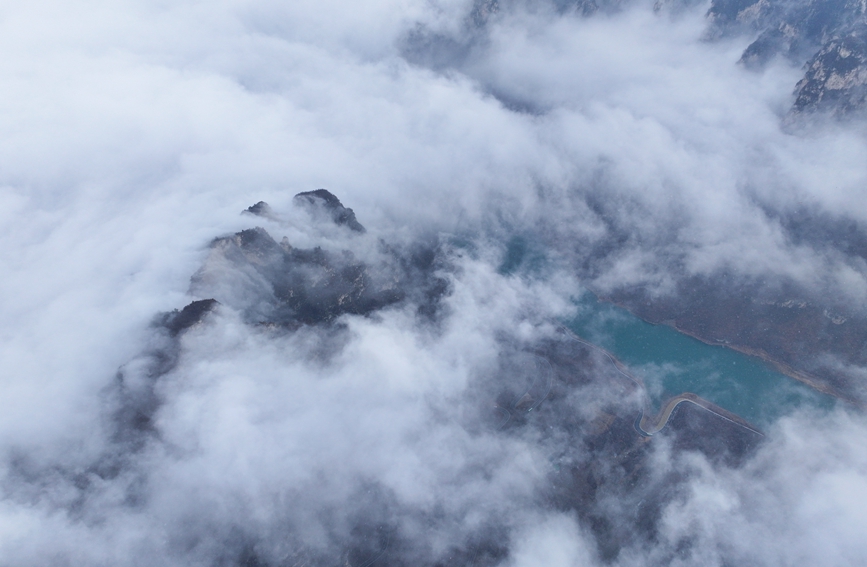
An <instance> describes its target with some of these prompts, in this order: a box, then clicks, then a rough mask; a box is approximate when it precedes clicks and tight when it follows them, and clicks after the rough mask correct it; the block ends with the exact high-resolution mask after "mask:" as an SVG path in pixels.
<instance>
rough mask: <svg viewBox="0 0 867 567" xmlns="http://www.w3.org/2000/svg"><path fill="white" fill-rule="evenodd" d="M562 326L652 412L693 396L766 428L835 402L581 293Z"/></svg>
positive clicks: (753, 361) (759, 363) (756, 363)
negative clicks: (614, 369) (638, 390)
mask: <svg viewBox="0 0 867 567" xmlns="http://www.w3.org/2000/svg"><path fill="white" fill-rule="evenodd" d="M576 303H577V306H578V309H579V313H578V316H577V317H575V318H574V319H572V320H571V321H566V322H565V323H566V326H567V327H569V328H570V329H571V330H572V331H573V332H575V334H577V335H579V336H580V337H582V338H584V339H585V340H588V341H590V342H592V343H594V344H596V345H598V346H600V347H602V348H604V349H606V350H608V351H609V352H611V353H612V354H613V355H614V356H615V357H617V358H618V359H620V361H622V362H623V363H624V364H626V365H627V366H628V367H629V370H630V371H631V372H632V373H633V374H634V375H635V376H637V377H639V378H641V379H642V380H643V381H644V384H645V386H646V387H647V392H648V395H649V397H650V403H651V406H652V407H653V409H654V410H656V409H658V408H659V407H660V405H661V403H662V402H663V401H664V400H665V399H667V398H670V397H671V396H675V395H677V394H680V393H683V392H692V393H694V394H698V395H699V396H701V397H702V398H705V399H706V400H709V401H711V402H713V403H715V404H716V405H718V406H720V407H723V408H725V409H727V410H729V411H732V412H734V413H736V414H738V415H740V416H741V417H743V418H744V419H746V420H747V421H749V422H751V423H753V424H755V425H757V426H759V427H766V426H768V425H769V424H770V423H772V422H773V421H775V420H776V419H778V418H779V417H781V416H782V415H785V414H786V413H790V412H791V411H793V410H795V409H797V408H800V407H804V406H808V407H812V408H816V409H830V408H831V407H833V405H834V403H835V402H834V399H833V398H832V397H830V396H827V395H825V394H822V393H820V392H817V391H816V390H814V389H812V388H810V387H808V386H806V385H804V384H802V383H800V382H798V381H797V380H794V379H792V378H790V377H788V376H786V375H784V374H781V373H779V372H777V371H776V370H774V369H773V368H772V367H771V366H770V365H768V364H767V363H765V362H764V361H763V360H761V359H758V358H754V357H751V356H747V355H744V354H741V353H739V352H736V351H734V350H731V349H728V348H725V347H722V346H714V345H708V344H706V343H703V342H701V341H699V340H697V339H694V338H692V337H690V336H688V335H684V334H682V333H680V332H678V331H676V330H675V329H673V328H671V327H668V326H666V325H651V324H650V323H647V322H645V321H643V320H642V319H639V318H638V317H636V316H634V315H632V314H631V313H630V312H628V311H626V310H625V309H622V308H620V307H617V306H616V305H612V304H610V303H605V302H601V301H598V300H597V299H596V297H594V296H593V295H592V294H590V293H585V294H584V295H583V296H582V297H581V298H580V299H579V300H577V301H576Z"/></svg>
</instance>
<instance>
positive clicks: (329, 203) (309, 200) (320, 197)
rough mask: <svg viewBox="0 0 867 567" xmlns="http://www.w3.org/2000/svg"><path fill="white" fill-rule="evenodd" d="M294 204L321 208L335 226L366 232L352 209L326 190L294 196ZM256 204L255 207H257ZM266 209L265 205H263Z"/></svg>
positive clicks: (305, 192)
mask: <svg viewBox="0 0 867 567" xmlns="http://www.w3.org/2000/svg"><path fill="white" fill-rule="evenodd" d="M295 202H296V203H299V204H303V205H307V206H312V207H318V208H322V209H323V210H325V211H327V212H328V214H330V215H331V218H332V219H333V220H334V222H335V224H338V225H341V226H346V227H348V228H349V229H350V230H354V231H355V232H362V233H363V232H367V231H366V229H365V228H364V227H363V226H362V225H361V223H359V222H358V219H356V218H355V212H353V210H352V209H350V208H347V207H344V206H343V203H341V202H340V199H338V198H337V197H336V196H335V195H334V194H333V193H331V192H330V191H328V190H327V189H316V190H315V191H304V192H302V193H298V194H297V195H295ZM259 204H260V203H257V204H256V205H253V206H254V207H255V206H258V205H259ZM265 206H266V207H267V204H266V205H265Z"/></svg>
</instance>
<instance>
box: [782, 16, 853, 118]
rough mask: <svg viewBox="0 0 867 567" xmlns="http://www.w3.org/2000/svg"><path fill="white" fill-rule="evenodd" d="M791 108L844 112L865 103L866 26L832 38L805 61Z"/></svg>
mask: <svg viewBox="0 0 867 567" xmlns="http://www.w3.org/2000/svg"><path fill="white" fill-rule="evenodd" d="M797 95H798V97H797V99H796V100H795V105H794V110H796V111H798V112H804V111H815V110H825V109H827V110H830V111H832V112H833V113H835V114H838V115H844V114H848V113H851V112H855V111H859V110H862V109H863V108H864V107H865V103H867V27H862V29H861V30H860V33H858V32H856V33H852V34H849V35H846V36H843V37H840V38H835V39H833V40H831V41H829V42H828V43H826V44H825V45H824V46H823V47H822V49H821V50H820V51H819V52H818V53H817V54H816V55H814V56H813V57H812V58H811V59H810V61H809V62H808V63H807V73H806V75H805V76H804V78H803V79H801V81H800V82H799V83H798V86H797Z"/></svg>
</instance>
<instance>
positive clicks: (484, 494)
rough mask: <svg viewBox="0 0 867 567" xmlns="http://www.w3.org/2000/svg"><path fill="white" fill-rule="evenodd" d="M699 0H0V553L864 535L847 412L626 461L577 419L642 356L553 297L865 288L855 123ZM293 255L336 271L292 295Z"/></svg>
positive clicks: (211, 553) (863, 428)
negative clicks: (757, 61) (799, 116)
mask: <svg viewBox="0 0 867 567" xmlns="http://www.w3.org/2000/svg"><path fill="white" fill-rule="evenodd" d="M489 5H490V6H495V7H496V9H493V10H491V9H487V8H485V9H482V8H484V7H485V6H488V7H489V8H490V6H489ZM707 10H708V5H705V4H701V5H696V4H693V5H689V4H686V5H683V6H674V5H672V6H662V8H661V9H659V7H657V9H654V6H653V5H652V3H649V2H637V1H636V2H631V3H629V2H627V3H622V4H618V5H614V4H612V5H610V6H609V5H605V6H602V8H601V9H599V10H598V11H596V12H595V13H593V14H590V15H587V14H583V13H581V12H580V10H573V9H568V7H567V8H564V7H563V6H562V5H560V6H558V5H555V4H549V3H546V2H538V3H533V2H512V3H509V2H502V3H500V4H491V3H487V4H486V3H476V4H473V3H472V2H469V1H463V0H449V1H424V2H423V1H415V0H400V1H398V0H384V1H378V2H375V3H367V4H365V5H364V6H360V5H355V4H350V3H346V2H340V1H337V0H333V1H329V2H325V3H322V2H316V3H313V2H294V3H291V5H287V4H285V3H277V2H267V1H261V2H240V1H237V2H222V3H219V4H210V5H205V4H201V3H195V2H186V3H174V4H171V5H169V4H165V3H160V2H121V3H117V2H114V3H105V2H91V3H87V4H86V5H83V6H70V5H68V4H64V3H60V2H55V1H53V0H47V1H40V2H28V3H11V4H9V5H7V6H5V7H3V8H0V29H2V33H0V49H2V52H3V53H4V57H3V58H2V60H0V69H2V72H0V85H2V87H0V89H2V92H3V93H4V96H2V97H0V239H2V245H0V269H2V273H3V274H4V275H3V277H2V278H0V298H2V299H0V360H2V366H0V368H2V372H0V376H2V380H0V399H3V400H4V401H5V402H6V403H5V405H4V411H3V412H0V565H9V566H13V565H14V566H18V565H299V566H300V565H338V564H339V565H352V566H354V567H361V566H364V567H370V566H372V565H386V564H392V565H447V564H448V565H474V566H482V565H504V566H516V567H517V566H524V565H552V566H556V565H564V566H566V565H568V566H572V565H603V564H609V565H624V566H626V565H694V564H702V565H731V564H734V563H742V564H750V565H788V564H793V563H796V562H798V563H800V562H811V563H814V564H819V565H860V564H862V563H863V562H864V559H865V557H867V548H865V546H864V544H863V541H862V539H863V538H861V537H859V536H860V534H861V533H864V531H865V529H867V516H865V514H864V512H863V504H864V502H865V498H867V469H865V462H867V461H865V457H867V453H865V450H864V449H863V448H864V447H865V443H864V441H865V439H867V422H865V419H864V416H863V413H862V412H861V410H859V409H857V408H855V407H853V406H849V405H845V404H840V406H838V407H834V408H832V409H830V410H828V411H826V412H819V411H813V410H810V409H801V410H798V411H793V412H790V414H789V415H787V416H785V417H784V418H783V419H781V420H779V421H778V422H776V423H775V424H774V425H773V426H772V427H771V428H770V429H769V430H767V431H764V437H763V438H762V439H761V442H760V443H757V445H756V446H755V447H753V448H751V449H750V450H749V451H746V452H745V453H744V455H741V456H740V457H738V458H731V459H729V458H728V457H726V458H714V456H713V455H707V454H704V453H702V452H701V451H700V450H683V446H682V443H681V441H679V439H680V438H678V437H677V435H674V434H671V435H667V434H663V435H660V436H658V437H653V440H652V442H648V443H645V444H644V445H642V447H643V448H641V449H640V451H639V452H640V454H641V455H642V459H644V460H643V461H642V463H643V464H642V467H643V468H641V469H640V470H641V471H642V472H641V473H640V474H639V473H636V475H637V476H636V477H634V478H633V477H631V476H630V474H631V472H630V471H626V472H622V470H621V469H622V468H623V466H622V463H621V462H620V461H619V460H617V459H619V458H620V454H619V452H618V451H619V450H620V449H618V448H617V447H616V446H604V447H601V448H600V447H597V446H596V445H594V443H595V442H596V441H594V439H595V437H594V436H595V435H597V433H595V431H596V430H597V429H598V423H599V419H600V418H599V416H600V415H609V414H610V415H611V416H614V415H615V414H616V416H617V419H621V417H622V419H623V420H624V423H627V422H628V423H627V425H630V426H631V423H632V422H631V420H632V419H633V417H634V415H639V414H640V411H641V407H642V403H644V402H643V398H642V395H643V394H642V392H641V388H633V387H632V386H631V385H630V384H629V382H628V381H624V380H623V379H622V378H621V377H618V376H616V370H615V369H614V367H613V366H611V364H610V363H609V362H608V359H607V358H605V356H604V355H603V354H600V353H599V352H597V351H594V350H592V349H589V350H587V349H585V350H580V349H584V347H583V346H580V345H575V344H574V343H573V342H569V339H568V338H567V339H564V338H563V334H562V332H561V331H562V322H563V321H567V320H569V319H570V318H572V317H574V316H575V315H576V314H577V313H578V312H579V311H580V310H581V309H582V307H581V305H580V304H578V303H577V302H576V298H578V297H580V296H582V294H585V293H586V292H587V291H588V290H590V291H592V292H594V293H596V294H597V295H599V296H600V297H606V296H614V297H617V294H618V293H621V294H623V293H630V292H631V291H630V290H635V289H641V290H642V293H645V294H647V296H648V297H652V298H660V297H661V298H672V301H676V300H677V299H678V297H679V296H678V294H679V293H681V291H682V286H683V285H684V283H683V282H691V281H693V280H692V279H691V278H708V279H711V280H712V279H714V278H718V277H720V274H724V275H725V277H726V278H729V279H727V280H726V281H731V282H735V283H734V284H732V286H733V287H732V289H735V290H736V291H735V292H734V293H746V292H742V291H741V290H743V289H747V290H751V289H756V288H758V289H761V290H763V291H762V293H765V294H767V297H770V298H771V299H768V301H771V300H773V301H783V300H786V299H791V298H797V299H799V300H800V298H805V300H809V301H811V302H816V304H817V305H819V309H820V310H821V309H825V312H826V313H831V315H827V317H829V318H831V317H836V316H837V315H838V314H841V315H840V317H843V316H845V317H846V318H849V319H852V320H855V321H860V320H861V319H859V317H864V307H863V306H864V304H865V299H867V281H865V273H867V264H865V261H867V260H865V258H867V256H865V255H864V253H863V251H862V250H861V248H859V246H860V244H859V243H860V242H861V240H858V238H861V236H863V234H864V227H865V223H867V209H865V208H864V207H863V206H861V205H862V203H863V190H864V187H865V183H867V141H865V137H864V124H863V121H859V119H857V118H853V119H852V120H850V121H848V122H839V121H838V122H815V123H811V122H809V121H804V122H796V123H793V122H792V121H791V119H790V116H789V115H788V114H787V113H788V112H789V109H790V107H791V106H792V103H793V101H794V94H793V86H794V85H795V83H797V81H798V79H799V77H800V76H801V75H802V73H803V70H802V69H801V68H800V67H799V66H798V65H797V64H795V63H793V62H792V61H791V60H788V59H784V58H777V59H774V60H772V61H770V63H769V64H768V65H767V66H766V67H765V68H764V69H762V70H760V71H755V70H750V69H747V68H746V67H745V66H744V65H740V64H738V60H739V59H740V58H741V55H742V53H743V52H744V49H745V48H746V47H747V46H748V45H750V43H751V42H752V41H753V40H754V39H755V37H754V34H752V35H751V33H752V32H749V31H746V32H743V33H733V34H729V35H725V36H723V37H720V38H717V39H713V40H711V39H709V37H710V36H709V34H708V20H707V18H706V15H705V14H706V13H707ZM318 188H326V189H328V190H329V191H331V192H332V193H333V194H334V195H336V196H337V197H339V199H340V202H341V203H342V206H345V207H350V208H352V210H353V211H354V214H355V215H357V219H358V221H359V222H360V223H361V224H362V225H363V226H364V229H365V232H363V233H362V232H359V231H352V230H350V229H348V228H347V227H346V226H342V225H339V224H335V223H334V222H332V219H331V218H330V217H328V213H327V211H326V213H323V212H322V211H321V210H317V209H315V207H314V208H313V209H311V208H310V207H309V206H306V205H304V203H301V202H299V201H298V200H297V199H296V198H295V195H296V194H298V193H301V192H306V191H312V190H315V189H318ZM259 201H265V202H267V203H268V205H269V207H270V208H269V211H270V212H269V213H268V214H267V215H262V214H258V215H257V214H250V213H249V212H248V213H242V211H245V210H246V209H248V207H250V206H251V205H254V204H255V203H257V202H259ZM256 227H259V228H260V229H261V231H262V232H260V233H256V234H258V236H257V238H259V239H260V240H257V242H259V243H260V244H256V245H255V246H260V245H261V248H256V247H252V248H249V247H247V246H248V243H247V240H245V238H252V237H251V236H250V235H251V234H252V233H249V232H242V231H247V230H252V229H255V228H256ZM804 227H806V228H804ZM840 227H850V228H851V231H850V232H851V234H854V235H855V236H853V237H851V238H849V239H848V240H847V239H843V238H837V236H836V235H837V234H838V232H835V231H837V230H838V229H839V230H842V229H840ZM847 234H848V233H847ZM263 235H264V236H263ZM823 235H825V236H827V237H825V236H823ZM828 235H830V236H828ZM284 236H285V237H286V239H285V241H283V240H281V239H283V237H284ZM514 238H521V239H522V240H521V242H527V243H529V244H527V246H528V247H529V249H530V253H528V255H529V256H533V254H535V255H536V256H534V258H536V259H535V260H533V261H532V262H530V261H528V262H525V263H524V264H522V265H521V266H520V267H517V268H515V269H512V268H508V254H509V249H510V248H509V247H510V242H512V241H513V239H514ZM269 239H273V245H272V244H271V240H269ZM281 247H282V248H281ZM317 250H318V251H319V252H316V253H315V254H324V255H325V256H324V257H325V260H321V259H319V256H315V254H314V252H310V251H317ZM308 253H309V254H310V255H305V254H308ZM257 254H258V256H257ZM291 254H295V255H296V256H291V257H292V258H296V259H297V258H302V260H298V262H299V265H302V264H303V267H304V270H305V271H302V272H299V274H301V275H299V276H298V278H300V279H299V280H297V281H302V282H303V285H305V286H308V287H309V289H313V288H315V287H316V286H317V285H319V284H318V283H317V282H319V281H325V280H326V279H327V278H326V277H325V276H322V275H321V274H322V273H326V274H332V273H339V274H352V278H356V279H353V280H352V281H353V282H355V281H360V280H358V278H361V277H362V276H363V281H364V286H363V291H362V292H359V293H358V294H356V295H353V296H352V301H354V302H355V303H352V302H350V303H344V301H345V299H344V298H345V297H346V295H345V294H344V295H341V294H343V293H344V292H343V291H342V289H343V288H340V287H339V285H343V280H340V281H338V282H337V284H334V285H335V286H336V287H335V288H334V289H337V291H334V292H333V293H334V294H335V297H337V296H338V295H339V296H340V299H339V302H338V307H335V308H333V309H332V308H331V307H328V309H332V310H331V311H327V310H326V311H324V312H327V315H324V316H322V317H320V319H321V320H320V319H315V320H314V319H309V320H308V319H304V318H303V317H302V316H301V315H299V314H298V313H299V311H297V310H296V311H292V310H291V309H288V308H287V307H286V306H287V305H294V304H292V303H291V301H292V300H291V297H294V296H292V295H291V293H288V292H280V290H279V289H278V287H279V285H284V284H285V285H286V286H289V290H290V291H292V292H293V293H294V290H295V289H299V288H298V287H297V286H301V284H297V286H296V287H291V286H292V285H296V283H292V282H290V283H291V285H290V284H286V283H285V282H283V281H282V280H279V278H280V277H282V276H280V275H279V274H278V275H275V274H276V272H275V271H274V270H275V269H276V268H273V267H274V266H278V265H282V264H279V262H283V261H284V260H283V258H284V257H285V258H289V257H290V255H291ZM284 255H285V256H284ZM314 256H315V258H314ZM308 258H314V259H313V260H309V259H308ZM304 262H309V266H308V265H307V264H304ZM317 262H319V263H318V264H317ZM534 262H535V263H534ZM311 266H312V267H311ZM317 270H320V271H317ZM353 270H355V271H353ZM359 274H361V275H359ZM327 277H332V276H331V275H328V276H327ZM340 277H345V278H347V281H349V279H348V278H349V277H350V276H348V275H347V276H344V275H341V276H340ZM305 278H306V279H305ZM317 278H320V279H317ZM294 281H295V280H293V282H294ZM328 281H331V280H328ZM275 282H276V283H275ZM311 282H313V283H311ZM278 284H279V285H278ZM328 285H331V284H330V283H329V284H328ZM347 285H349V284H347ZM353 285H355V284H353ZM741 285H742V286H744V287H742V288H741V287H738V286H741ZM749 286H753V287H749ZM305 289H307V288H305ZM316 289H325V291H323V292H322V293H323V294H324V296H325V299H324V300H323V301H331V296H330V295H328V294H330V293H332V291H331V288H328V287H327V286H325V287H324V288H323V287H320V288H316ZM353 289H355V288H353ZM275 290H276V291H275ZM624 290H626V291H624ZM281 293H283V295H281ZM353 293H354V292H353ZM774 294H776V295H774ZM287 297H290V299H286V298H287ZM311 297H312V296H311ZM762 297H765V296H762ZM208 299H214V300H216V302H217V303H215V304H214V305H213V306H212V305H211V304H208V307H207V309H204V308H203V311H202V313H200V314H198V315H196V319H195V321H193V322H191V323H189V324H188V323H180V322H179V321H181V319H178V317H181V316H182V312H181V311H180V310H182V309H184V307H185V306H187V305H189V304H191V302H194V301H200V300H208ZM317 300H318V299H317ZM335 301H338V300H337V299H335ZM329 305H330V304H329ZM347 306H348V307H347ZM317 313H318V312H317ZM317 316H319V315H317ZM540 345H541V346H540ZM552 345H553V346H552ZM543 348H548V349H551V350H552V351H556V352H557V353H560V354H558V356H560V358H559V359H557V360H561V362H562V364H561V365H560V366H558V365H557V363H556V361H555V363H553V366H552V363H549V362H546V361H545V359H544V357H540V355H539V352H540V349H543ZM558 349H559V350H558ZM835 356H837V355H836V354H834V353H831V354H829V355H828V360H824V361H823V362H822V364H825V365H826V366H828V367H831V366H835V365H836V366H835V367H841V368H843V367H845V368H844V370H845V372H846V373H848V374H847V375H851V376H861V377H863V376H864V375H865V372H867V371H865V368H864V367H863V366H860V365H859V363H858V362H857V361H855V362H853V361H852V360H843V359H839V360H838V359H837V358H835ZM554 358H556V357H554ZM540 361H541V362H540ZM546 364H548V366H545V365H546ZM570 364H571V365H573V366H569V365H570ZM549 367H550V368H551V370H549ZM570 372H571V373H572V374H574V375H576V376H577V375H579V374H581V373H582V372H583V373H586V375H587V376H586V377H584V375H583V374H581V376H582V377H581V379H578V378H575V379H574V380H571V379H570V378H569V376H570V375H571V374H569V373H570ZM841 372H842V371H841ZM550 376H553V377H550ZM540 377H548V378H544V379H543V378H540ZM546 380H548V381H547V382H546ZM570 380H571V381H570ZM606 380H607V382H606ZM617 380H620V381H621V382H622V384H621V382H617ZM604 384H620V385H619V386H617V388H612V387H609V386H605V385H604ZM858 387H859V388H861V390H863V387H860V386H858ZM546 388H547V389H546ZM618 388H619V389H618ZM549 392H550V394H549ZM522 396H529V397H528V398H526V397H522ZM504 400H505V401H504ZM526 400H530V401H526ZM543 400H544V401H543ZM612 407H616V408H619V409H617V410H616V411H615V410H613V409H610V408H612ZM503 408H505V414H504V415H505V418H504V417H503V415H501V414H503ZM498 412H499V413H498ZM630 412H631V413H630ZM612 419H614V418H613V417H612ZM504 420H505V421H504ZM617 423H619V422H617ZM606 427H607V426H606ZM600 463H601V464H600ZM593 467H602V468H603V469H604V470H605V475H604V477H605V479H606V480H605V482H602V481H600V484H599V487H598V488H594V492H593V495H594V497H593V499H592V501H591V500H587V499H585V500H581V499H580V498H577V497H576V498H573V499H570V498H571V497H566V496H564V494H571V493H570V492H569V490H572V488H569V487H571V486H572V485H571V484H570V483H571V482H573V480H571V479H572V477H571V476H569V475H570V474H572V473H567V472H564V471H571V470H575V471H585V470H590V469H591V468H593ZM594 470H596V469H594ZM600 474H601V473H600ZM618 475H620V476H618ZM573 476H575V478H577V477H578V473H575V475H573ZM636 478H637V479H638V480H635V479H636ZM575 482H577V481H575ZM582 482H583V481H582ZM582 486H583V485H582ZM582 490H583V488H582Z"/></svg>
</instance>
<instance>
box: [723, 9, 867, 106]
mask: <svg viewBox="0 0 867 567" xmlns="http://www.w3.org/2000/svg"><path fill="white" fill-rule="evenodd" d="M708 18H709V29H708V35H709V37H720V36H722V35H726V34H731V33H736V32H752V33H756V32H757V33H758V37H757V38H756V39H755V41H753V42H752V43H751V44H750V45H749V47H747V49H746V50H744V53H743V55H742V57H741V61H740V62H741V63H742V64H743V65H745V66H746V67H748V68H751V69H761V68H762V67H763V66H764V65H765V64H766V63H768V62H769V61H770V60H772V59H773V58H775V57H778V56H782V57H786V58H788V59H789V60H791V61H793V62H795V63H797V64H804V69H805V74H804V77H803V78H802V79H801V80H800V81H799V82H798V84H797V85H796V87H795V97H796V98H795V102H794V104H793V105H792V110H791V114H792V115H797V114H801V113H805V112H807V113H809V112H816V111H827V112H830V113H831V114H834V115H837V116H844V115H849V114H851V113H853V112H857V111H861V110H863V109H864V108H865V90H864V84H865V82H867V59H865V55H867V50H865V41H867V3H865V2H864V1H863V0H808V1H806V2H803V1H802V2H779V1H774V0H758V1H752V0H714V2H713V3H712V4H711V8H710V10H709V11H708Z"/></svg>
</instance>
